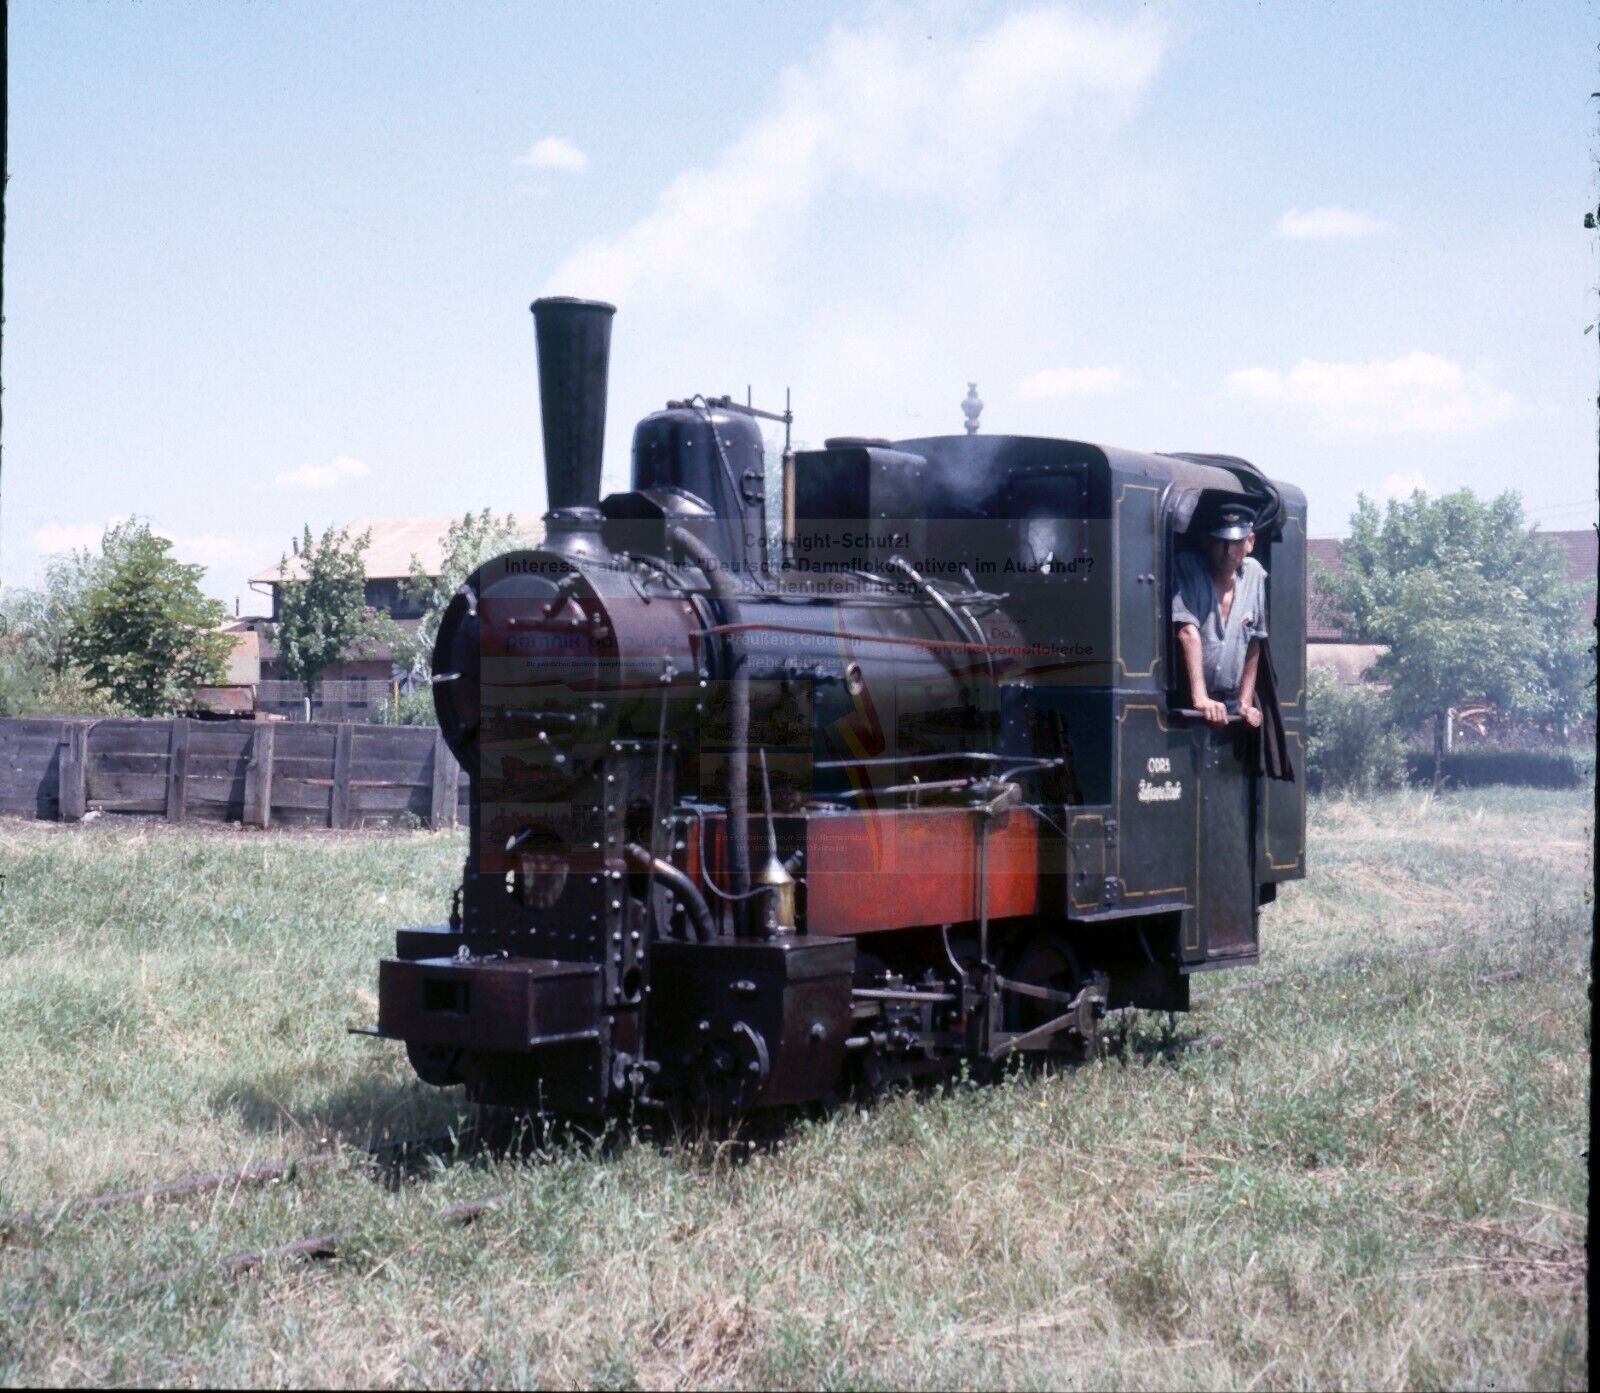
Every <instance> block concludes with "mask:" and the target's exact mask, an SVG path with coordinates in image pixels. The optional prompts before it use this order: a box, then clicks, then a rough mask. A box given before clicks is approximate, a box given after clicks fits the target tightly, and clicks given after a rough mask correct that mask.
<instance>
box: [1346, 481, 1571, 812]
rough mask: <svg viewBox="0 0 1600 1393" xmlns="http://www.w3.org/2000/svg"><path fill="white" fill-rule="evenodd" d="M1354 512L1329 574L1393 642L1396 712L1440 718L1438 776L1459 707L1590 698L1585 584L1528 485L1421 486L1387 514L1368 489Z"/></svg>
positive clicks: (1537, 711)
mask: <svg viewBox="0 0 1600 1393" xmlns="http://www.w3.org/2000/svg"><path fill="white" fill-rule="evenodd" d="M1350 524H1351V535H1350V539H1349V540H1348V541H1347V542H1345V543H1344V545H1343V546H1342V547H1341V549H1340V554H1341V559H1342V560H1343V563H1344V571H1343V574H1342V575H1339V576H1323V577H1322V578H1321V579H1322V581H1323V584H1324V586H1325V588H1326V590H1327V592H1328V594H1329V597H1330V601H1331V608H1332V610H1333V612H1334V613H1335V614H1336V615H1337V616H1338V617H1339V619H1340V620H1341V621H1342V623H1343V625H1344V628H1345V631H1346V632H1347V633H1348V634H1350V635H1351V637H1352V638H1354V639H1356V640H1358V641H1360V642H1364V643H1382V644H1387V645H1388V649H1389V651H1388V652H1387V653H1386V654H1385V655H1384V656H1383V657H1382V658H1380V659H1379V660H1378V662H1377V664H1376V665H1375V668H1374V675H1375V676H1377V677H1378V678H1380V679H1381V680H1383V681H1386V682H1388V683H1389V684H1390V693H1391V700H1392V702H1393V704H1394V707H1395V709H1396V712H1397V714H1399V715H1401V716H1403V717H1408V718H1411V719H1414V720H1431V721H1432V723H1433V734H1434V786H1435V788H1437V787H1438V784H1439V778H1440V771H1441V765H1442V760H1443V755H1444V738H1445V724H1446V721H1447V719H1448V712H1449V710H1450V708H1451V707H1453V706H1459V705H1461V704H1462V702H1464V701H1466V700H1470V699H1482V700H1486V701H1491V702H1493V703H1494V704H1495V705H1496V706H1498V707H1500V708H1501V709H1502V710H1503V711H1505V712H1507V713H1508V714H1510V715H1521V716H1525V717H1529V718H1532V719H1534V720H1538V721H1542V722H1545V723H1547V724H1563V723H1566V722H1568V721H1570V720H1572V719H1573V718H1574V717H1576V716H1577V715H1578V714H1579V713H1580V712H1581V711H1583V710H1584V708H1585V706H1586V704H1587V702H1588V700H1589V699H1590V696H1589V693H1590V689H1592V686H1593V677H1592V672H1593V648H1592V645H1590V644H1589V643H1588V641H1587V640H1586V639H1585V638H1584V636H1583V635H1582V634H1581V633H1580V632H1579V631H1578V630H1577V629H1576V628H1575V627H1574V625H1573V614H1574V610H1575V609H1576V607H1577V604H1578V600H1579V590H1580V587H1578V586H1576V585H1573V584H1572V583H1570V582H1569V581H1568V580H1567V579H1566V558H1565V556H1564V555H1563V553H1562V551H1561V548H1560V546H1559V545H1558V544H1557V543H1555V542H1553V541H1550V540H1548V539H1546V538H1543V537H1540V536H1539V535H1538V533H1537V532H1536V531H1534V530H1533V529H1531V528H1530V527H1529V526H1528V524H1527V522H1526V520H1525V519H1524V517H1523V512H1522V500H1521V499H1520V498H1519V497H1518V495H1517V494H1515V493H1503V494H1501V495H1500V496H1499V497H1498V498H1495V499H1493V500H1491V501H1489V502H1483V501H1481V500H1480V499H1478V498H1477V497H1476V496H1475V495H1474V494H1473V493H1472V492H1471V491H1470V490H1467V489H1462V490H1459V491H1458V492H1456V493H1452V494H1447V495H1446V496H1445V497H1443V498H1439V499H1430V498H1428V497H1427V496H1426V495H1425V494H1423V493H1422V492H1420V491H1418V492H1415V493H1413V494H1412V495H1411V497H1410V498H1409V499H1406V500H1404V501H1392V502H1390V504H1389V505H1388V508H1387V510H1386V511H1385V512H1384V513H1383V514H1382V515H1381V516H1380V514H1379V512H1378V508H1377V506H1376V505H1375V504H1374V503H1373V502H1372V501H1371V500H1370V499H1368V498H1367V497H1365V496H1364V495H1363V496H1362V497H1361V498H1360V499H1359V501H1358V503H1357V507H1356V511H1355V513H1354V514H1353V515H1352V517H1351V520H1350Z"/></svg>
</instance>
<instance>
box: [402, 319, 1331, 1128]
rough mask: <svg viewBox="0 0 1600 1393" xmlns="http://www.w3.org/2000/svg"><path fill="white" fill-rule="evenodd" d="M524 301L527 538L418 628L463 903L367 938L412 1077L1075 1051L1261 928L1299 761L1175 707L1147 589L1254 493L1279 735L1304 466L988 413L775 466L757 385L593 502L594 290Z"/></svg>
mask: <svg viewBox="0 0 1600 1393" xmlns="http://www.w3.org/2000/svg"><path fill="white" fill-rule="evenodd" d="M533 313H534V318H535V326H536V333H537V344H538V366H539V381H540V394H541V401H542V412H543V429H544V444H545V467H546V471H547V476H548V486H549V500H550V512H549V514H548V515H547V517H546V520H545V521H546V537H545V540H544V542H543V544H542V545H541V546H539V547H537V548H536V549H532V550H526V551H519V552H514V553H512V554H510V555H506V556H500V557H497V558H495V559H494V560H492V561H490V562H488V563H487V564H485V565H484V566H482V567H480V568H479V569H478V570H477V571H476V572H475V573H474V574H473V575H472V576H471V577H470V578H469V579H468V580H467V582H466V583H465V584H464V585H463V586H462V587H461V589H460V591H459V593H458V594H457V595H456V596H455V598H454V600H453V601H452V603H451V605H450V607H449V610H448V612H447V613H446V615H445V618H444V620H443V623H442V625H441V628H440V632H439V637H438V642H437V645H436V647H435V650H434V655H433V663H434V677H433V681H434V688H433V690H434V695H435V700H436V704H437V710H438V716H439V721H440V724H441V726H442V728H443V731H444V734H445V737H446V739H447V740H448V742H449V745H450V748H451V749H452V750H453V751H454V753H455V755H456V757H457V758H458V759H459V760H460V762H461V764H462V766H463V768H465V769H466V770H468V771H469V772H470V774H471V776H472V799H471V823H470V836H469V843H468V854H467V861H466V866H465V870H464V874H463V880H462V884H461V887H460V891H459V894H458V897H457V900H456V902H455V905H454V908H453V910H452V913H451V916H450V921H449V923H448V924H445V925H439V926H435V927H428V928H410V929H402V930H401V931H400V932H399V934H398V941H397V944H396V952H395V956H394V957H392V958H388V959H386V960H384V961H383V963H382V964H381V966H380V977H379V1021H378V1034H380V1035H382V1036H385V1037H388V1038H391V1039H396V1040H402V1041H404V1042H405V1044H406V1047H407V1050H408V1052H409V1055H410V1058H411V1061H412V1064H413V1066H414V1067H415V1069H416V1071H417V1073H418V1074H419V1075H420V1076H421V1077H422V1078H423V1079H425V1080H426V1081H428V1082H429V1083H433V1084H439V1085H453V1084H465V1085H466V1087H467V1090H468V1093H469V1095H470V1096H471V1097H472V1098H474V1099H476V1100H478V1101H481V1102H484V1103H488V1104H495V1105H504V1106H512V1107H517V1108H527V1109H538V1110H543V1111H547V1112H552V1113H557V1114H563V1115H570V1116H576V1117H599V1116H601V1115H604V1114H605V1113H607V1112H608V1111H609V1110H612V1109H615V1108H618V1107H625V1106H633V1107H640V1106H642V1107H647V1108H648V1107H663V1108H672V1107H675V1106H680V1105H681V1106H687V1107H693V1108H698V1109H702V1110H708V1111H712V1112H723V1113H729V1112H735V1111H740V1110H744V1109H751V1108H761V1107H773V1106H780V1105H787V1104H794V1103H799V1102H804V1101H808V1100H816V1099H823V1098H827V1097H830V1096H833V1095H834V1094H835V1093H836V1092H837V1091H839V1090H840V1089H841V1088H843V1087H845V1086H846V1085H848V1084H849V1083H850V1082H851V1081H852V1080H863V1079H864V1080H867V1081H877V1080H883V1079H888V1078H893V1077H904V1076H910V1075H916V1074H921V1073H927V1072H933V1071H947V1070H952V1069H954V1068H956V1067H958V1066H960V1065H961V1064H962V1063H963V1062H967V1063H968V1064H970V1065H974V1066H977V1067H979V1068H984V1067H987V1066H989V1065H992V1064H994V1063H995V1062H997V1061H1000V1060H1003V1059H1004V1058H1006V1057H1007V1056H1009V1055H1012V1054H1014V1053H1016V1052H1020V1051H1042V1052H1055V1053H1061V1054H1071V1053H1074V1052H1081V1051H1082V1049H1083V1048H1084V1047H1085V1045H1086V1043H1087V1042H1089V1041H1090V1040H1092V1038H1093V1037H1094V1035H1095V1032H1096V1028H1097V1022H1098V1020H1099V1018H1100V1017H1101V1016H1102V1015H1103V1014H1104V1013H1105V1012H1106V1011H1108V1010H1115V1009H1118V1008H1121V1007H1127V1006H1135V1007H1149V1008H1157V1009H1162V1010H1183V1009H1186V1008H1187V1006H1188V1002H1189V980H1190V976H1191V975H1192V974H1193V973H1195V972H1199V971H1207V970H1211V969H1216V968H1224V967H1231V966H1238V965H1241V964H1246V963H1252V962H1255V961H1256V959H1257V953H1258V943H1259V938H1258V928H1259V914H1260V908H1261V906H1262V905H1264V904H1267V903H1269V902H1270V901H1271V900H1272V899H1273V897H1274V894H1275V892H1276V887H1277V885H1278V883H1279V882H1280V881H1284V880H1290V879H1296V878H1299V877H1300V876H1302V875H1303V874H1304V871H1305V837H1304V825H1305V821H1304V814H1305V805H1304V793H1303V788H1304V784H1303V781H1282V780H1278V779H1267V778H1264V777H1262V774H1261V773H1260V771H1259V762H1258V760H1257V759H1256V758H1255V757H1254V756H1253V754H1252V745H1251V740H1250V734H1249V732H1247V731H1245V730H1244V729H1243V728H1242V727H1237V726H1236V727H1233V728H1230V729H1228V730H1216V729H1213V728H1211V727H1208V726H1207V725H1205V724H1204V723H1203V722H1201V721H1200V720H1198V719H1197V718H1196V716H1195V715H1194V714H1193V713H1192V712H1188V711H1187V704H1188V698H1187V694H1186V692H1184V691H1183V690H1182V686H1181V681H1182V669H1181V663H1180V661H1179V659H1178V654H1177V651H1176V643H1175V639H1174V634H1173V630H1172V625H1171V623H1170V621H1169V614H1170V595H1171V584H1172V575H1173V571H1174V558H1175V557H1176V556H1177V555H1178V553H1179V552H1180V550H1181V549H1183V548H1185V547H1189V546H1194V545H1198V540H1197V537H1195V536H1192V535H1191V531H1190V524H1191V522H1192V521H1193V519H1194V518H1195V516H1196V513H1197V511H1199V510H1201V509H1209V508H1211V507H1214V506H1216V505H1218V504H1220V503H1223V502H1226V501H1230V500H1232V501H1244V502H1247V503H1249V504H1250V505H1251V506H1252V507H1253V508H1255V509H1257V510H1259V511H1260V516H1261V523H1260V526H1259V535H1258V538H1257V546H1256V553H1255V554H1256V556H1257V558H1258V559H1259V560H1261V561H1262V562H1263V564H1265V566H1266V567H1267V570H1268V572H1269V573H1270V587H1271V598H1270V633H1271V645H1272V649H1273V652H1274V654H1275V658H1276V677H1277V691H1278V694H1279V706H1280V710H1281V716H1282V731H1283V734H1284V737H1285V742H1284V743H1285V745H1286V748H1287V750H1288V752H1289V757H1290V760H1291V762H1294V763H1298V760H1299V750H1300V746H1301V740H1302V732H1303V721H1304V704H1303V703H1304V680H1303V679H1304V671H1305V633H1304V613H1305V537H1306V532H1305V503H1304V498H1303V495H1301V494H1300V492H1299V491H1298V490H1296V489H1294V488H1292V487H1290V486H1288V485H1286V484H1273V483H1271V482H1270V481H1267V480H1266V479H1265V478H1264V477H1263V476H1262V475H1261V474H1260V473H1259V472H1258V471H1256V470H1255V469H1253V468H1252V467H1251V466H1249V465H1247V464H1245V463H1244V462H1243V461H1240V460H1234V459H1231V458H1226V457H1220V456H1200V455H1172V454H1138V453H1134V452H1132V451H1126V450H1117V449H1111V448H1106V447H1102V446H1096V445H1089V444H1084V443H1080V442H1077V441H1071V440H1054V439H1038V438H1030V437H1018V436H1005V435H980V434H964V435H956V436H937V437H929V438H926V439H919V440H902V441H896V442H893V443H891V442H889V441H886V440H868V439H835V440H829V441H828V442H827V444H826V447H825V448H824V449H821V450H803V451H799V452H793V451H790V450H788V449H787V448H786V449H785V451H784V453H783V457H782V460H781V462H773V468H772V469H771V470H770V473H771V475H772V476H774V477H772V478H770V479H769V469H768V464H769V460H768V456H767V453H766V451H765V450H764V446H763V438H762V432H761V429H760V427H759V424H758V420H757V417H759V416H761V415H762V414H763V413H760V412H757V411H754V410H752V409H751V408H750V407H748V406H740V405H738V404H736V403H734V402H732V401H730V400H729V399H727V398H720V399H716V398H713V399H710V400H707V399H704V398H694V399H692V400H690V401H680V402H670V403H668V405H667V407H666V409H665V410H663V411H659V412H656V413H655V414H653V415H650V416H647V417H645V418H644V419H643V420H642V421H640V422H639V424H638V426H637V428H636V429H635V432H634V436H633V461H632V463H633V473H632V484H633V487H632V488H631V489H630V490H628V491H627V492H624V493H617V494H612V495H610V496H608V497H606V498H604V499H602V498H601V497H600V475H601V444H602V437H603V434H604V422H605V413H606V377H607V365H608V357H609V349H610V334H611V325H612V316H613V314H614V311H613V308H612V307H611V306H609V305H602V304H597V303H593V302H587V301H580V300H568V299H546V300H540V301H538V302H537V303H535V304H534V306H533ZM769 485H770V486H771V487H770V492H772V493H773V494H774V496H781V498H782V506H781V509H776V508H775V509H774V511H775V512H776V511H781V514H782V516H781V522H779V523H778V525H776V526H774V527H773V528H772V529H771V530H770V532H769V527H768V518H767V504H766V499H767V496H768V493H769Z"/></svg>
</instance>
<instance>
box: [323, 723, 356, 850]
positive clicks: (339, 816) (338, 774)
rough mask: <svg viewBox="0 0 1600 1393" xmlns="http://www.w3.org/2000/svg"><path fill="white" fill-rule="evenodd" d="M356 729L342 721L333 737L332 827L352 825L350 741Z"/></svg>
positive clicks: (329, 817) (330, 812)
mask: <svg viewBox="0 0 1600 1393" xmlns="http://www.w3.org/2000/svg"><path fill="white" fill-rule="evenodd" d="M353 730H354V727H353V726H351V724H350V722H349V721H341V722H340V723H339V725H338V726H337V727H336V729H335V730H334V736H333V802H332V805H331V806H330V807H329V809H328V825H329V826H330V827H348V826H349V825H350V741H351V735H352V732H353Z"/></svg>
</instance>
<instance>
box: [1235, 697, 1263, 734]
mask: <svg viewBox="0 0 1600 1393" xmlns="http://www.w3.org/2000/svg"><path fill="white" fill-rule="evenodd" d="M1239 714H1240V715H1241V716H1243V717H1244V719H1245V724H1246V725H1248V726H1250V727H1251V728H1252V729H1256V730H1259V729H1260V728H1261V708H1260V707H1259V706H1245V705H1244V704H1243V703H1240V706H1239Z"/></svg>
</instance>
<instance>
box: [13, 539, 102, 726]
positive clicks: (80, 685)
mask: <svg viewBox="0 0 1600 1393" xmlns="http://www.w3.org/2000/svg"><path fill="white" fill-rule="evenodd" d="M100 559H101V558H100V557H99V556H97V555H95V554H94V553H92V552H88V551H75V552H72V553H69V554H67V555H63V556H56V557H53V558H51V559H50V561H49V563H48V564H47V566H46V567H45V574H44V584H43V585H42V586H40V587H39V588H37V589H31V588H29V589H11V590H7V591H5V592H4V594H3V595H0V715H6V716H29V715H39V714H45V713H53V712H72V713H76V714H84V715H117V714H120V713H121V710H122V708H120V707H119V706H118V704H117V703H116V701H115V700H114V699H113V698H112V697H111V696H110V695H109V694H108V693H106V692H103V691H100V690H98V689H96V688H95V687H93V686H91V685H90V683H89V682H88V680H87V679H86V678H85V677H84V675H83V673H82V671H81V670H80V669H79V668H78V666H77V664H76V663H75V662H74V661H73V658H72V652H71V649H70V647H69V644H68V639H69V637H70V634H71V628H72V617H73V615H74V614H75V613H76V611H77V609H78V607H79V604H80V602H81V600H82V598H83V593H84V591H85V590H86V589H87V588H88V586H89V582H90V581H91V579H92V578H93V576H94V574H95V569H96V567H97V566H98V564H99V562H100Z"/></svg>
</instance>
